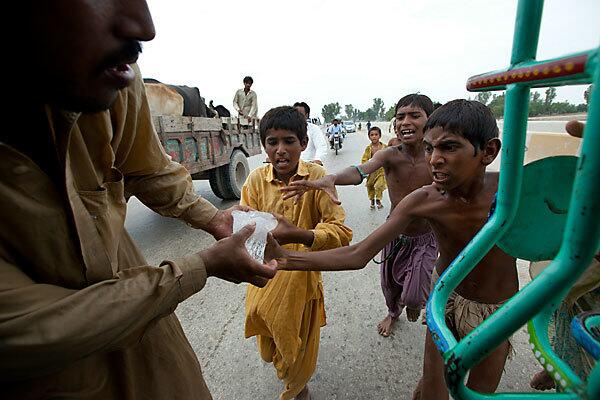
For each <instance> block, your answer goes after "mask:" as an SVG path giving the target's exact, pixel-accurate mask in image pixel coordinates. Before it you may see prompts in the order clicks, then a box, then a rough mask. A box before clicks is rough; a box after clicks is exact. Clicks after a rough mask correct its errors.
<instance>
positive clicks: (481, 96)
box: [475, 92, 492, 106]
mask: <svg viewBox="0 0 600 400" xmlns="http://www.w3.org/2000/svg"><path fill="white" fill-rule="evenodd" d="M490 97H492V93H491V92H479V93H477V96H475V100H477V101H478V102H480V103H483V104H485V105H486V106H487V103H488V101H489V100H490Z"/></svg>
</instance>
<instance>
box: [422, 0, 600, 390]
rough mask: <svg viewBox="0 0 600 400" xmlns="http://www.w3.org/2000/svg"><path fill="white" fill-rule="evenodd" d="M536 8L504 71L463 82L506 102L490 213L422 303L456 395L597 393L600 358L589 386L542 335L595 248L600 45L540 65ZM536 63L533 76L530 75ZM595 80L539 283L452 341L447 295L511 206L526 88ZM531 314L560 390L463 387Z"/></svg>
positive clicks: (521, 14)
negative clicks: (557, 239) (556, 244)
mask: <svg viewBox="0 0 600 400" xmlns="http://www.w3.org/2000/svg"><path fill="white" fill-rule="evenodd" d="M542 10H543V0H519V3H518V8H517V18H516V24H515V32H514V38H513V50H512V57H511V62H510V67H509V68H508V69H507V70H504V71H496V72H491V73H488V74H482V75H478V76H475V77H472V78H471V79H469V82H468V89H469V90H471V91H487V90H504V89H506V103H505V105H506V107H505V112H504V131H503V141H504V143H503V147H502V160H501V165H500V180H499V187H498V195H497V205H496V210H495V212H494V214H493V216H492V217H491V218H490V220H489V221H488V222H487V223H486V224H485V226H484V227H483V228H482V229H481V231H480V232H479V233H478V234H477V235H476V236H475V237H474V238H473V240H472V241H471V242H470V243H469V244H468V245H467V246H466V247H465V249H464V250H463V251H462V252H461V253H460V254H459V255H458V256H457V257H456V259H455V260H454V261H453V262H452V264H451V265H450V266H449V267H448V268H447V269H446V271H445V272H444V274H442V276H441V277H440V279H439V280H438V282H437V284H436V285H435V288H434V290H433V291H432V293H431V296H430V299H429V302H428V304H427V324H428V326H429V328H430V331H431V333H432V337H433V339H434V342H435V343H436V346H437V347H438V349H439V350H440V352H441V353H442V356H443V359H444V362H445V366H446V383H447V385H448V388H449V390H450V393H451V394H452V396H454V397H455V398H457V399H492V398H494V399H496V398H501V399H517V398H518V399H537V398H540V397H548V396H550V397H552V398H557V399H599V398H600V363H596V365H595V367H594V368H593V370H592V372H591V374H590V376H589V377H588V380H587V382H583V381H582V380H581V379H580V378H579V377H578V376H577V375H576V374H575V373H574V372H573V371H572V370H571V369H570V368H569V366H568V365H567V364H566V363H564V362H563V361H562V360H561V359H560V358H558V357H557V356H556V354H555V353H554V352H553V351H552V349H551V347H550V345H549V341H548V334H547V326H548V321H549V317H550V315H551V313H552V312H553V311H554V310H555V309H556V307H557V306H558V304H559V303H560V302H561V301H562V300H563V299H564V297H565V296H566V294H567V292H568V291H569V289H570V287H572V286H573V284H574V283H575V282H576V281H577V279H578V278H579V276H580V275H581V274H582V273H583V271H584V270H585V269H586V268H587V266H588V265H589V263H590V261H591V259H592V257H593V256H594V254H595V252H596V251H597V249H598V248H599V245H600V224H599V223H598V221H600V202H599V201H598V199H600V185H598V183H599V182H600V155H599V154H598V150H599V149H600V89H599V88H600V68H599V67H598V60H599V59H600V47H599V48H597V49H593V50H589V51H586V52H581V53H577V54H575V55H570V56H566V57H560V58H556V59H552V60H547V61H536V59H535V57H536V52H537V45H538V37H539V29H540V24H541V18H542ZM536 68H537V71H538V73H537V74H535V73H534V72H535V70H536ZM528 71H529V75H527V72H528ZM545 72H546V73H545ZM499 78H500V80H498V79H499ZM591 82H593V83H594V87H595V88H596V89H595V90H593V91H592V95H591V101H590V106H589V110H588V120H587V124H586V127H585V133H584V138H583V143H582V147H581V148H582V150H581V155H580V157H579V161H578V164H577V173H576V177H575V182H574V184H573V191H572V194H571V201H570V207H569V211H568V214H567V221H566V226H565V232H564V236H563V239H562V243H561V246H560V250H559V252H558V255H557V256H556V258H555V259H554V260H553V261H552V263H551V264H550V265H549V266H548V267H547V268H546V269H545V270H544V271H543V272H542V273H541V274H540V275H539V276H538V277H537V278H536V279H534V280H533V281H532V282H530V283H529V284H528V285H527V286H526V287H524V288H523V289H522V290H520V291H519V292H518V293H517V294H515V295H514V296H513V297H512V298H511V299H509V300H508V301H507V302H506V303H505V304H504V305H503V306H502V307H500V309H498V310H497V311H496V312H495V313H494V314H492V315H491V316H490V317H489V318H488V319H486V320H485V321H484V322H483V323H482V324H481V325H480V326H478V327H477V328H476V329H474V330H473V331H472V332H471V333H469V334H468V335H467V336H466V337H464V338H463V339H462V340H460V341H459V342H457V341H456V339H455V338H454V336H453V335H452V333H451V332H450V330H449V329H448V327H447V326H446V323H445V320H444V309H445V305H446V302H447V301H448V296H449V295H450V294H451V293H452V291H453V290H454V289H455V288H456V287H457V286H458V284H459V283H460V282H461V281H462V280H463V279H464V278H465V277H466V276H467V274H468V273H469V272H471V271H472V270H473V268H474V267H475V266H476V265H477V264H478V263H479V261H480V260H481V259H482V258H483V257H484V256H485V254H487V252H488V251H489V250H490V249H491V248H492V247H493V246H494V245H495V244H496V243H497V242H498V240H499V239H500V238H501V237H502V236H503V234H504V233H505V232H506V230H507V228H508V227H509V226H510V225H511V223H512V221H513V219H514V217H515V215H516V212H517V207H518V199H519V196H520V192H521V184H522V174H523V157H524V151H525V150H524V149H525V138H526V128H527V115H528V105H529V92H530V88H531V87H546V86H560V85H572V84H584V83H591ZM529 320H532V322H531V323H530V325H531V327H532V331H531V332H533V333H534V334H533V337H532V338H531V339H532V342H533V345H534V347H535V348H539V349H541V350H543V352H542V351H540V354H539V356H538V357H537V358H538V360H540V361H542V360H541V359H542V358H543V361H544V365H551V367H550V369H552V371H553V372H554V371H560V374H561V375H560V377H561V379H564V380H565V382H566V383H568V384H565V385H564V391H563V392H561V393H496V394H481V393H477V392H475V391H473V390H470V389H469V388H467V387H466V386H465V385H464V381H465V376H466V374H467V372H468V371H469V369H471V368H472V367H473V366H475V365H477V364H478V363H479V362H480V361H481V360H482V359H483V358H485V357H486V356H487V355H488V354H489V353H490V352H491V350H493V349H495V348H496V347H497V346H498V345H500V344H501V343H502V342H503V341H505V340H506V339H507V338H509V337H510V336H511V335H512V334H513V333H514V332H515V331H517V330H518V329H519V328H520V327H521V326H523V325H524V324H526V323H527V322H528V321H529ZM536 355H537V353H536ZM546 368H548V367H546ZM567 381H568V382H567Z"/></svg>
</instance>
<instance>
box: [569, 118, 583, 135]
mask: <svg viewBox="0 0 600 400" xmlns="http://www.w3.org/2000/svg"><path fill="white" fill-rule="evenodd" d="M584 128H585V125H584V124H583V123H581V122H579V121H576V120H573V121H569V122H567V125H566V126H565V129H566V131H567V133H568V134H569V135H571V136H573V137H578V138H581V137H583V129H584Z"/></svg>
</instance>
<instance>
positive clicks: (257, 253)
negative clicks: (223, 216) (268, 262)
mask: <svg viewBox="0 0 600 400" xmlns="http://www.w3.org/2000/svg"><path fill="white" fill-rule="evenodd" d="M231 215H232V216H233V233H236V232H238V231H239V230H240V229H242V228H243V227H244V226H246V225H249V224H251V223H252V222H256V229H254V233H252V235H251V236H250V237H249V238H248V240H246V250H248V253H250V256H251V257H252V258H254V259H255V260H256V261H258V262H260V263H262V262H263V261H264V258H265V246H266V245H267V233H269V232H270V231H272V230H273V229H275V227H276V226H277V219H276V218H275V217H274V216H273V214H269V213H266V212H261V211H248V212H245V211H233V212H232V213H231Z"/></svg>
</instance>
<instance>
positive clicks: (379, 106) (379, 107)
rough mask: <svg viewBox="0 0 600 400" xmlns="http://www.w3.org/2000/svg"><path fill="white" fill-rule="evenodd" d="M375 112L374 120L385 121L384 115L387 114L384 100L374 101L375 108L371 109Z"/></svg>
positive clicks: (377, 99) (375, 99) (376, 99)
mask: <svg viewBox="0 0 600 400" xmlns="http://www.w3.org/2000/svg"><path fill="white" fill-rule="evenodd" d="M371 110H372V111H373V119H374V120H378V119H383V115H384V114H385V105H384V104H383V100H381V99H380V98H379V97H376V98H374V99H373V106H372V107H371Z"/></svg>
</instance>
